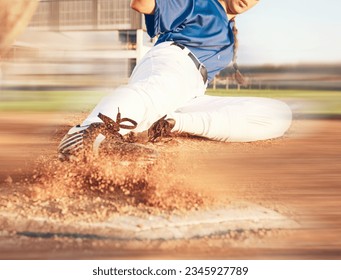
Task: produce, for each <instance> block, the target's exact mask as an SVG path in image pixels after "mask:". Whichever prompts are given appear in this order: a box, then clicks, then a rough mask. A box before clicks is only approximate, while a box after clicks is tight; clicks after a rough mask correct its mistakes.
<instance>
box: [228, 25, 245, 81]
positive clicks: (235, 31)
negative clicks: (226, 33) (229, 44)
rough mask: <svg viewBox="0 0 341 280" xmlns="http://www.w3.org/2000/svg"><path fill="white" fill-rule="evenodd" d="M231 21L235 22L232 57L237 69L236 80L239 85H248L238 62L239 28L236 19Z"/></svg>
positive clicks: (234, 66) (233, 64)
mask: <svg viewBox="0 0 341 280" xmlns="http://www.w3.org/2000/svg"><path fill="white" fill-rule="evenodd" d="M231 21H232V22H233V23H234V24H233V27H232V33H233V39H234V44H233V58H232V66H233V69H234V71H235V73H234V78H235V80H236V81H237V83H238V84H239V85H247V82H246V80H245V78H244V76H243V74H242V73H240V71H239V67H238V64H237V50H238V45H239V42H238V29H237V27H236V22H235V19H232V20H231Z"/></svg>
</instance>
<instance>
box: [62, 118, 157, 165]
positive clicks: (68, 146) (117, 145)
mask: <svg viewBox="0 0 341 280" xmlns="http://www.w3.org/2000/svg"><path fill="white" fill-rule="evenodd" d="M98 117H99V118H100V119H101V120H102V121H103V123H92V124H90V125H85V126H81V125H77V126H74V127H72V128H71V129H70V130H69V131H68V132H67V134H66V135H65V136H64V138H63V139H62V141H61V142H60V144H59V147H58V157H59V159H60V160H61V161H65V160H72V159H74V158H79V157H82V156H83V157H84V156H85V157H87V156H107V155H109V156H118V158H119V160H120V161H121V162H122V163H123V164H129V163H132V162H134V161H139V162H140V163H143V164H145V163H148V164H149V163H152V162H154V161H155V159H156V157H157V151H156V150H155V149H153V148H150V147H146V146H145V145H143V144H138V143H131V142H129V139H128V138H125V137H123V136H122V135H121V134H120V133H119V130H120V128H125V129H134V128H136V126H137V123H136V122H135V121H133V120H131V119H128V118H121V114H120V112H118V114H117V118H116V122H115V121H113V120H112V119H110V118H109V117H107V116H105V115H103V114H101V113H100V114H99V115H98ZM122 122H125V123H127V122H128V123H130V124H122Z"/></svg>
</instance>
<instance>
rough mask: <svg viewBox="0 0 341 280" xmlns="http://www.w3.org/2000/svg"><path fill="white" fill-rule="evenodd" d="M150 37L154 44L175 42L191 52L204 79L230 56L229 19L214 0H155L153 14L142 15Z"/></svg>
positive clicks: (226, 62)
mask: <svg viewBox="0 0 341 280" xmlns="http://www.w3.org/2000/svg"><path fill="white" fill-rule="evenodd" d="M145 20H146V26H147V32H148V34H149V36H150V37H154V36H157V35H159V38H158V40H157V42H156V44H159V43H162V42H165V41H175V42H178V43H180V44H182V45H184V46H186V47H187V48H189V49H190V50H191V52H193V54H194V55H195V56H196V57H197V58H198V59H199V60H200V62H201V63H203V64H204V65H205V67H206V69H207V72H208V80H209V81H210V80H212V79H213V78H214V76H215V75H216V74H217V73H218V72H219V71H221V70H222V69H224V68H225V67H226V66H227V65H228V64H229V63H230V62H231V60H232V57H233V43H234V39H233V33H232V27H233V22H231V21H229V19H228V17H227V14H226V12H225V10H224V8H223V6H222V5H221V4H220V3H219V2H218V0H156V7H155V12H154V14H153V15H145Z"/></svg>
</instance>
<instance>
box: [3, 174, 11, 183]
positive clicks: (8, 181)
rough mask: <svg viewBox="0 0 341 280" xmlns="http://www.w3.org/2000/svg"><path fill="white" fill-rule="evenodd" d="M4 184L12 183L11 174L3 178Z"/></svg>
mask: <svg viewBox="0 0 341 280" xmlns="http://www.w3.org/2000/svg"><path fill="white" fill-rule="evenodd" d="M4 182H5V183H6V184H9V185H12V184H13V179H12V177H11V176H9V175H8V176H7V177H6V179H5V180H4Z"/></svg>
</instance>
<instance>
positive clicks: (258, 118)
mask: <svg viewBox="0 0 341 280" xmlns="http://www.w3.org/2000/svg"><path fill="white" fill-rule="evenodd" d="M258 2H259V1H258V0H167V1H163V0H132V1H131V4H130V5H131V7H132V8H133V9H134V10H136V11H138V12H140V13H142V14H144V15H145V21H146V26H147V32H148V34H149V35H150V36H151V37H155V36H158V40H157V42H156V44H155V46H154V47H153V48H152V49H151V50H150V51H149V52H148V53H147V54H146V55H145V56H144V58H143V59H142V60H141V61H140V62H139V63H138V64H137V65H136V67H135V69H134V71H133V73H132V75H131V77H130V80H129V83H128V84H127V85H125V86H122V87H119V88H117V89H115V90H114V91H113V92H111V93H110V94H109V95H108V96H106V97H105V98H103V99H102V100H101V101H100V103H99V104H98V105H97V106H96V107H95V108H94V110H93V111H92V112H91V114H90V115H89V116H88V117H87V118H86V119H85V120H84V121H83V123H82V124H81V125H78V126H75V127H73V128H71V129H70V130H69V132H68V133H67V134H66V135H65V137H64V138H63V139H62V141H61V143H60V145H59V156H60V158H61V159H68V158H70V156H73V155H78V154H81V153H82V151H84V150H86V149H90V150H91V151H93V152H95V153H97V152H98V150H101V149H105V147H108V145H107V144H108V143H111V144H110V145H111V146H112V143H121V142H124V141H126V136H127V135H128V134H129V132H130V131H133V132H135V133H139V132H143V131H146V130H148V135H149V141H151V142H154V141H157V140H158V139H159V138H160V137H162V136H166V135H168V134H169V133H170V132H186V133H189V134H193V135H197V136H202V137H206V138H209V139H213V140H219V141H239V142H242V141H256V140H264V139H270V138H276V137H280V136H282V135H283V134H284V133H285V132H286V130H287V129H288V128H289V126H290V124H291V115H292V114H291V110H290V109H289V107H288V106H287V105H286V104H285V103H283V102H281V101H278V100H273V99H267V98H251V97H212V96H207V95H205V90H206V87H207V84H208V83H209V82H210V81H211V80H212V79H213V77H214V76H215V75H216V74H217V73H218V72H219V71H221V70H222V69H224V68H225V67H226V66H227V64H229V63H230V62H233V66H234V68H235V70H236V76H237V77H238V78H239V80H242V77H241V75H240V73H239V71H238V67H237V64H236V63H235V61H236V49H237V38H236V33H237V32H236V27H235V18H236V16H237V15H238V14H241V13H243V12H246V11H248V10H249V9H250V8H252V7H253V6H255V5H256V4H257V3H258ZM241 82H242V81H241ZM110 145H109V146H110Z"/></svg>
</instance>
